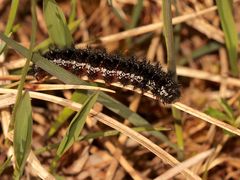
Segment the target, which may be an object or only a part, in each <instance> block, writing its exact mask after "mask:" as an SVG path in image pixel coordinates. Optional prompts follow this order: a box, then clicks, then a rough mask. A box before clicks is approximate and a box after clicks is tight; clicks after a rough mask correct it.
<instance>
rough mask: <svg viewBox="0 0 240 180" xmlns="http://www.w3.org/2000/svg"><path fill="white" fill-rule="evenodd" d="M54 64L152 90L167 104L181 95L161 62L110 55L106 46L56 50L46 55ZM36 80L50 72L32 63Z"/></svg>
mask: <svg viewBox="0 0 240 180" xmlns="http://www.w3.org/2000/svg"><path fill="white" fill-rule="evenodd" d="M43 57H45V58H47V59H48V60H49V61H51V62H53V63H54V64H56V65H58V66H60V67H62V68H64V69H66V70H68V71H70V72H71V73H73V74H75V75H77V76H79V77H82V76H87V77H88V79H89V80H92V81H94V80H97V79H102V80H104V81H105V83H106V84H111V83H115V82H119V83H121V84H122V85H124V86H125V85H132V86H133V87H134V88H139V89H140V90H141V91H142V92H143V93H144V92H150V93H152V94H153V95H154V96H156V98H157V99H159V100H160V101H161V102H163V103H165V104H169V103H172V102H173V101H174V100H176V99H178V98H179V97H180V90H179V85H178V84H177V83H176V82H175V81H174V80H173V78H172V74H171V73H169V72H164V71H163V70H162V68H161V66H159V65H155V66H154V65H151V64H149V62H147V61H145V60H143V61H137V59H136V57H133V56H132V57H123V56H121V55H119V54H109V53H107V52H106V50H104V49H93V48H89V47H88V48H85V49H74V48H69V49H63V50H60V49H55V50H50V51H48V52H46V53H45V54H43ZM33 73H34V76H35V77H36V79H37V80H42V79H43V78H44V77H46V76H48V75H49V74H48V73H47V72H45V71H44V70H42V69H41V68H39V67H37V66H36V65H34V66H33Z"/></svg>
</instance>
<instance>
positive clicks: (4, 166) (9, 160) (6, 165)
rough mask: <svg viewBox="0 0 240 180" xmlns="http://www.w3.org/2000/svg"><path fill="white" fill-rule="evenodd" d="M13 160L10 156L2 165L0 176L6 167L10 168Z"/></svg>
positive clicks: (0, 166)
mask: <svg viewBox="0 0 240 180" xmlns="http://www.w3.org/2000/svg"><path fill="white" fill-rule="evenodd" d="M11 159H12V156H9V157H8V158H7V160H6V161H4V163H3V164H1V165H0V175H1V174H2V172H3V171H4V170H5V169H6V167H8V166H9V165H10V164H11Z"/></svg>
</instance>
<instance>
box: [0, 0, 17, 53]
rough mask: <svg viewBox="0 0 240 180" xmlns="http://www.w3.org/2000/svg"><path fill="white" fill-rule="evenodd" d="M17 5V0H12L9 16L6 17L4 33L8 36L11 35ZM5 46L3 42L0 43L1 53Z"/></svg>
mask: <svg viewBox="0 0 240 180" xmlns="http://www.w3.org/2000/svg"><path fill="white" fill-rule="evenodd" d="M18 5H19V0H12V4H11V8H10V12H9V18H8V21H7V26H6V29H5V31H4V34H6V35H7V36H9V37H10V36H11V35H12V30H13V24H14V21H15V18H16V14H17V9H18ZM5 47H6V44H5V43H2V44H1V45H0V54H2V52H3V50H4V49H5Z"/></svg>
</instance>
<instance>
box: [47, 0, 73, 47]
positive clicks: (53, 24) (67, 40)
mask: <svg viewBox="0 0 240 180" xmlns="http://www.w3.org/2000/svg"><path fill="white" fill-rule="evenodd" d="M43 15H44V19H45V21H46V25H47V28H48V33H49V36H50V38H51V40H52V42H53V43H54V44H55V45H57V46H58V47H59V48H64V47H71V46H72V44H73V39H72V35H71V32H70V30H69V29H68V26H67V23H66V19H65V16H64V14H63V12H62V10H61V9H60V8H59V7H58V5H57V3H56V2H55V1H54V0H44V1H43Z"/></svg>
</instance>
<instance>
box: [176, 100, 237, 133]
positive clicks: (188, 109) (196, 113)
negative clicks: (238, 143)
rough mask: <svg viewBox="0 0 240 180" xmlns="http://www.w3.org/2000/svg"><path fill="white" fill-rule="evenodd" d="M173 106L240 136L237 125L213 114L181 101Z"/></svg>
mask: <svg viewBox="0 0 240 180" xmlns="http://www.w3.org/2000/svg"><path fill="white" fill-rule="evenodd" d="M172 106H174V107H176V108H178V109H180V110H182V111H184V112H186V113H188V114H191V115H193V116H195V117H198V118H200V119H202V120H204V121H207V122H209V123H211V124H214V125H216V126H218V127H220V128H222V129H225V130H227V131H229V132H231V133H233V134H236V135H238V136H240V129H238V128H236V127H233V126H231V125H229V124H227V123H225V122H222V121H219V120H217V119H215V118H212V117H211V116H208V115H207V114H205V113H202V112H200V111H198V110H196V109H193V108H191V107H189V106H186V105H184V104H182V103H180V102H176V103H174V104H172Z"/></svg>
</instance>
